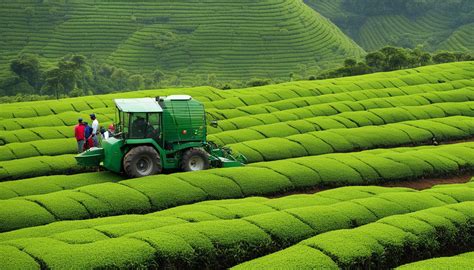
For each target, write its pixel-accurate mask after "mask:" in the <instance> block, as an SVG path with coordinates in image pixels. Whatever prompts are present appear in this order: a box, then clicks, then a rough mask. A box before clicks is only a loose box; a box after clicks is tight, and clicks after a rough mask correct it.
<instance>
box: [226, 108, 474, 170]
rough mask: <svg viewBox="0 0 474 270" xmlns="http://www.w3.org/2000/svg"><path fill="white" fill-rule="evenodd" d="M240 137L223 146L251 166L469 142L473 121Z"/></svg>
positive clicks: (441, 120) (473, 131)
mask: <svg viewBox="0 0 474 270" xmlns="http://www.w3.org/2000/svg"><path fill="white" fill-rule="evenodd" d="M240 136H242V137H243V138H245V139H243V140H244V142H242V143H236V144H229V145H227V146H228V147H230V148H231V149H232V150H233V151H234V152H237V153H241V154H243V155H244V156H245V157H246V158H247V160H248V162H249V163H253V162H259V161H272V160H279V159H287V158H294V157H303V156H313V155H321V154H328V153H334V152H354V151H360V150H366V149H375V148H387V147H397V146H403V145H420V144H432V143H433V140H435V141H436V142H438V143H442V142H449V141H454V140H462V139H469V138H472V137H474V118H472V117H463V116H453V117H446V118H435V119H430V120H415V121H406V122H400V123H395V124H388V125H382V126H365V127H360V128H351V129H330V130H325V131H313V132H307V133H304V134H298V135H292V136H288V137H284V138H267V139H261V140H252V136H251V134H250V135H249V134H246V133H242V134H240ZM245 136H246V137H245ZM433 138H435V139H433Z"/></svg>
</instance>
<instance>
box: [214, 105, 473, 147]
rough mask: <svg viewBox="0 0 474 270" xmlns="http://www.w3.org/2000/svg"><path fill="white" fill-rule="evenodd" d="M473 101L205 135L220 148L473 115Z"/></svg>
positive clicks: (370, 112)
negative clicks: (405, 122)
mask: <svg viewBox="0 0 474 270" xmlns="http://www.w3.org/2000/svg"><path fill="white" fill-rule="evenodd" d="M473 108H474V102H456V103H455V102H449V103H437V104H430V105H423V106H412V107H396V108H383V109H370V110H367V111H355V112H344V113H340V114H336V115H332V116H317V117H311V118H304V119H301V120H290V121H285V122H279V123H275V124H266V125H258V126H252V127H248V128H241V129H238V130H229V131H223V132H219V133H216V134H211V135H208V137H207V139H208V140H209V141H213V142H215V143H217V144H220V145H226V144H231V143H239V142H244V141H249V140H258V139H265V138H271V137H286V136H290V135H296V134H301V133H306V132H312V131H321V130H328V129H337V128H354V127H363V126H372V125H384V124H390V123H396V122H402V121H409V120H422V119H430V118H441V117H448V116H473V117H474V109H473Z"/></svg>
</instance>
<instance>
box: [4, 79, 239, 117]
mask: <svg viewBox="0 0 474 270" xmlns="http://www.w3.org/2000/svg"><path fill="white" fill-rule="evenodd" d="M172 94H189V95H192V96H193V97H195V98H197V99H199V100H201V101H203V102H208V101H212V100H220V99H223V98H226V97H231V96H232V95H231V93H230V92H225V91H221V90H218V89H216V88H213V87H210V86H202V87H193V88H186V89H182V88H170V89H157V90H141V91H132V92H121V93H119V94H107V95H95V96H87V97H77V98H66V99H61V100H44V101H34V102H19V103H10V104H0V115H1V117H0V119H11V118H32V117H35V118H37V117H38V116H50V115H55V114H61V113H65V112H76V113H84V112H88V111H90V110H103V109H104V108H105V109H106V110H107V109H108V110H109V113H111V114H113V113H114V108H115V105H114V103H113V100H114V99H115V98H140V97H155V96H166V95H172ZM106 110H105V111H106Z"/></svg>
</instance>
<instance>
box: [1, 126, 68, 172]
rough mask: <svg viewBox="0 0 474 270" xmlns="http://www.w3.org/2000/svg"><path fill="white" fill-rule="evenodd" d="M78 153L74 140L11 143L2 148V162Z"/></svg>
mask: <svg viewBox="0 0 474 270" xmlns="http://www.w3.org/2000/svg"><path fill="white" fill-rule="evenodd" d="M71 133H72V132H71ZM76 152H77V143H76V139H74V138H68V139H52V140H37V141H32V142H26V143H11V144H8V145H5V146H0V161H8V160H15V159H22V158H28V157H36V156H58V155H65V154H72V153H76ZM0 166H1V162H0Z"/></svg>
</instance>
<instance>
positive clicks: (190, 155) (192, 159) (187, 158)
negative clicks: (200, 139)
mask: <svg viewBox="0 0 474 270" xmlns="http://www.w3.org/2000/svg"><path fill="white" fill-rule="evenodd" d="M209 167H210V165H209V154H208V153H207V152H206V151H204V150H202V149H199V148H191V149H189V150H187V151H186V152H184V154H183V157H182V159H181V169H182V170H183V171H185V172H191V171H201V170H207V169H209Z"/></svg>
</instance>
